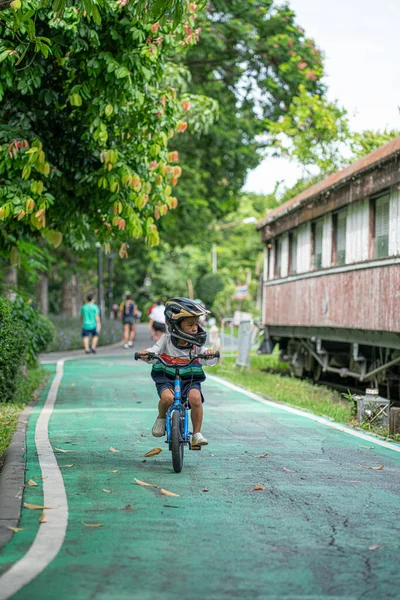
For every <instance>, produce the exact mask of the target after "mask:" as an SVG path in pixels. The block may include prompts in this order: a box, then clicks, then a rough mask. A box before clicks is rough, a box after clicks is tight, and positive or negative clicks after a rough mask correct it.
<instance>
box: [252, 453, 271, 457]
mask: <svg viewBox="0 0 400 600" xmlns="http://www.w3.org/2000/svg"><path fill="white" fill-rule="evenodd" d="M249 456H254V458H265V457H266V456H268V452H266V453H265V454H251V452H249Z"/></svg>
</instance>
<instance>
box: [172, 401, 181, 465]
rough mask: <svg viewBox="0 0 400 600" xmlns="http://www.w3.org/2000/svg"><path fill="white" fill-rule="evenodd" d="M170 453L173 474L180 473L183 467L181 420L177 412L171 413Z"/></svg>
mask: <svg viewBox="0 0 400 600" xmlns="http://www.w3.org/2000/svg"><path fill="white" fill-rule="evenodd" d="M171 452H172V466H173V468H174V471H175V473H180V472H181V471H182V467H183V440H182V418H181V413H180V411H179V410H174V412H173V413H172V423H171Z"/></svg>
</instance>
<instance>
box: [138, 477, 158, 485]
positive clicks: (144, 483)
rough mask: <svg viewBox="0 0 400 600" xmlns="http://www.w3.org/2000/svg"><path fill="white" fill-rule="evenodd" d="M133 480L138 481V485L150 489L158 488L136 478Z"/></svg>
mask: <svg viewBox="0 0 400 600" xmlns="http://www.w3.org/2000/svg"><path fill="white" fill-rule="evenodd" d="M133 479H134V480H135V481H136V483H137V484H138V485H144V486H148V487H157V486H156V485H154V484H153V483H146V482H145V481H140V479H136V477H134V478H133Z"/></svg>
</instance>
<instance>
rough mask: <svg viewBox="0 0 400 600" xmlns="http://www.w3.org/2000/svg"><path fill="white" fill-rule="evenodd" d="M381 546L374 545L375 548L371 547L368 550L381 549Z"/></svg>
mask: <svg viewBox="0 0 400 600" xmlns="http://www.w3.org/2000/svg"><path fill="white" fill-rule="evenodd" d="M379 546H380V544H374V545H373V546H370V547H369V548H368V550H376V549H377V548H379Z"/></svg>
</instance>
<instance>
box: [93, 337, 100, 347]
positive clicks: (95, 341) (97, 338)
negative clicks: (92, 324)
mask: <svg viewBox="0 0 400 600" xmlns="http://www.w3.org/2000/svg"><path fill="white" fill-rule="evenodd" d="M98 341H99V336H98V335H94V336H93V337H92V350H96V346H97V342H98Z"/></svg>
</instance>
